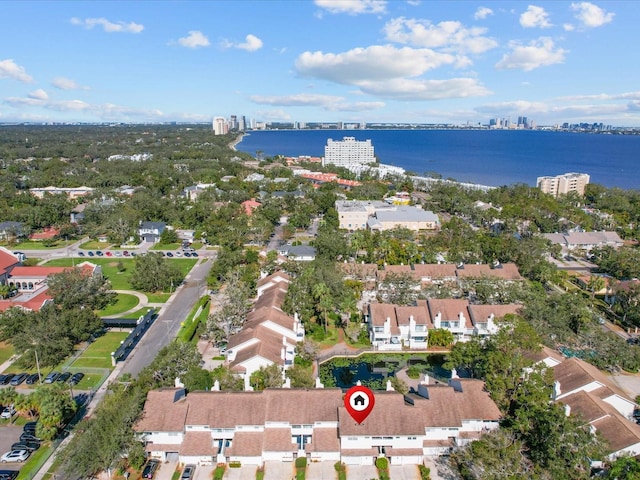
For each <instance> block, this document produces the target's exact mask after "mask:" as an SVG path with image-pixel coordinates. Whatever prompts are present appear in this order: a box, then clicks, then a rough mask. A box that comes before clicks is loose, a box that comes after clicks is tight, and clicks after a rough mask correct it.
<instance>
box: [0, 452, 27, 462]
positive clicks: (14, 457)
mask: <svg viewBox="0 0 640 480" xmlns="http://www.w3.org/2000/svg"><path fill="white" fill-rule="evenodd" d="M27 458H29V451H28V450H11V451H10V452H7V453H5V454H4V455H2V457H0V462H2V463H7V462H24V461H25V460H26V459H27Z"/></svg>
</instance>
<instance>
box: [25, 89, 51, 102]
mask: <svg viewBox="0 0 640 480" xmlns="http://www.w3.org/2000/svg"><path fill="white" fill-rule="evenodd" d="M28 97H29V98H33V99H35V100H47V99H48V98H49V95H47V92H45V91H44V90H43V89H41V88H39V89H37V90H34V91H33V92H31V93H29V95H28Z"/></svg>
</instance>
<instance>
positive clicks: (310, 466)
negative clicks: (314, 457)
mask: <svg viewBox="0 0 640 480" xmlns="http://www.w3.org/2000/svg"><path fill="white" fill-rule="evenodd" d="M335 463H336V462H309V463H307V471H306V475H305V478H306V479H307V480H335V479H336V478H338V474H337V473H336V469H335V468H334V465H335Z"/></svg>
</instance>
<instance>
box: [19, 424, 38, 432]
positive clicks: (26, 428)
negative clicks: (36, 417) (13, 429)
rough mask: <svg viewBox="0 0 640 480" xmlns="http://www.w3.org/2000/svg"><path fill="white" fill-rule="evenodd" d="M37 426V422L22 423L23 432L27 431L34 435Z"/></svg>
mask: <svg viewBox="0 0 640 480" xmlns="http://www.w3.org/2000/svg"><path fill="white" fill-rule="evenodd" d="M37 426H38V422H27V423H25V424H24V427H22V429H23V430H24V433H28V434H29V435H35V432H36V427H37Z"/></svg>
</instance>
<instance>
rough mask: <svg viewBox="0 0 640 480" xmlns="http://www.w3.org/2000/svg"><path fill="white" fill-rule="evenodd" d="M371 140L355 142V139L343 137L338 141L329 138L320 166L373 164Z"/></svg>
mask: <svg viewBox="0 0 640 480" xmlns="http://www.w3.org/2000/svg"><path fill="white" fill-rule="evenodd" d="M375 162H376V157H375V155H374V154H373V145H372V144H371V140H364V141H360V140H356V139H355V137H344V138H343V139H342V140H341V141H340V140H332V139H331V138H329V139H328V140H327V144H326V145H325V147H324V159H323V160H322V165H323V166H324V165H339V166H341V167H347V168H348V167H350V166H354V165H365V164H370V163H375Z"/></svg>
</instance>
